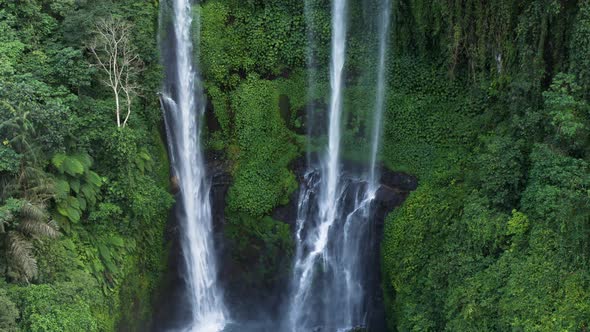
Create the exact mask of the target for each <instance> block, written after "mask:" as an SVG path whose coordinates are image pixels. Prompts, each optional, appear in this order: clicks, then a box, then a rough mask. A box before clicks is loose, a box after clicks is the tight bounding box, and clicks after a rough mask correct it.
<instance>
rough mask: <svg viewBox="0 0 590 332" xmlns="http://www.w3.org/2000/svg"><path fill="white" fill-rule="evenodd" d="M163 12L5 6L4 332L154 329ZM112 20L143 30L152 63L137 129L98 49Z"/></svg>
mask: <svg viewBox="0 0 590 332" xmlns="http://www.w3.org/2000/svg"><path fill="white" fill-rule="evenodd" d="M157 14H158V4H157V2H151V3H150V2H148V3H141V4H140V3H139V2H137V1H118V2H117V3H114V2H112V1H71V0H59V1H42V0H33V1H25V2H14V1H10V0H2V1H0V39H1V42H0V44H1V46H0V183H1V185H0V187H1V188H2V189H1V191H0V308H1V309H0V330H2V331H56V332H57V331H72V332H74V331H114V330H115V329H116V326H117V325H118V324H119V323H120V322H124V323H125V327H124V328H125V329H127V330H139V329H141V326H142V324H144V323H145V322H146V321H148V320H149V317H150V314H151V312H152V309H151V300H152V296H153V294H154V293H155V289H156V287H157V286H158V285H159V279H160V275H161V272H162V271H163V270H164V268H165V266H166V265H165V259H164V258H165V257H166V246H165V243H164V239H163V233H164V227H165V223H166V218H167V213H168V212H167V211H168V208H169V207H170V206H171V204H172V198H171V196H170V195H169V194H168V193H167V192H166V188H167V187H168V183H167V180H168V176H167V172H168V166H167V161H166V154H165V153H162V149H163V147H162V140H161V138H160V136H159V133H158V130H159V129H158V128H159V126H160V110H159V105H158V100H157V96H156V92H157V88H158V86H159V85H160V74H159V72H160V69H159V64H158V54H157V45H156V40H155V38H154V36H156V32H157ZM110 17H116V18H117V20H120V21H125V22H127V24H128V25H129V26H130V27H131V28H130V29H131V30H130V31H131V36H130V41H131V42H132V43H133V45H134V47H135V49H136V50H137V52H138V53H139V54H140V57H141V60H142V62H143V63H144V64H145V68H143V69H145V70H143V71H141V72H140V73H139V75H141V79H140V80H138V81H141V82H142V84H141V85H140V86H138V87H137V88H138V89H140V90H141V94H140V97H139V98H137V99H131V101H132V104H131V112H130V116H129V120H128V123H127V126H126V127H125V128H117V122H116V121H115V120H116V119H115V108H114V99H113V97H112V90H111V91H109V90H108V89H107V88H106V87H105V86H103V85H102V84H101V81H102V79H103V76H102V75H103V73H102V72H100V71H99V70H97V68H96V67H95V66H92V65H91V64H92V63H93V58H92V55H91V54H90V52H89V51H88V49H87V45H88V43H90V41H91V38H92V36H93V31H94V30H95V26H96V24H97V23H98V22H99V21H100V20H105V19H109V18H110ZM122 92H123V91H122ZM123 95H124V94H123ZM126 114H127V108H126V106H125V110H124V112H123V116H125V115H126Z"/></svg>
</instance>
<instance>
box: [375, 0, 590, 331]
mask: <svg viewBox="0 0 590 332" xmlns="http://www.w3.org/2000/svg"><path fill="white" fill-rule="evenodd" d="M408 4H409V6H401V4H400V5H399V6H398V7H396V10H397V11H398V13H401V12H403V13H406V14H407V15H405V16H403V19H402V20H400V21H398V22H397V24H396V31H397V33H398V34H397V35H395V36H394V37H393V38H395V39H392V40H395V44H396V45H398V48H397V49H396V55H395V60H394V61H395V65H394V67H393V70H392V73H391V76H390V82H391V83H392V84H391V86H392V90H393V91H392V92H391V93H390V97H389V98H390V99H389V103H388V105H389V108H388V112H387V118H386V122H385V128H386V129H385V132H386V137H385V143H384V151H383V160H384V162H385V163H386V164H387V166H388V167H391V168H393V169H402V170H405V171H407V172H410V173H413V174H417V175H418V176H419V177H420V187H419V188H418V190H416V192H414V193H413V194H412V195H411V196H410V197H409V198H408V200H407V201H406V203H405V204H404V206H403V207H402V208H401V209H399V210H398V211H395V212H394V213H392V214H391V215H390V216H389V217H388V219H387V223H386V229H385V238H384V242H383V270H384V281H383V288H384V290H385V292H386V300H387V301H386V302H387V310H388V318H389V325H390V328H391V329H392V330H394V329H397V330H398V331H443V330H446V331H586V330H587V329H588V327H589V326H590V320H589V317H590V306H589V305H588V303H590V302H589V297H588V296H589V294H590V283H589V282H588V280H590V272H589V271H590V270H589V269H588V268H589V266H590V257H589V252H590V251H589V249H590V224H589V223H588V220H590V219H589V218H590V209H589V207H590V199H589V196H588V192H587V186H588V182H589V181H590V172H589V168H588V167H589V164H588V162H589V161H590V155H589V154H588V146H589V145H588V144H589V143H590V142H589V141H588V131H587V130H588V125H589V119H590V118H589V111H590V108H589V105H590V104H589V99H588V95H587V89H584V88H583V87H584V86H586V85H585V84H587V83H586V75H587V74H588V72H587V69H586V67H585V66H586V65H585V62H587V61H586V60H585V59H586V58H587V54H588V46H587V45H588V44H587V42H588V38H589V37H588V34H587V33H585V31H588V29H590V25H588V22H589V21H588V20H587V16H588V15H587V13H588V9H589V8H590V3H588V2H587V1H577V2H571V3H560V2H557V1H525V2H514V1H503V2H497V3H496V2H494V3H493V4H489V5H487V4H486V5H483V4H482V3H477V2H475V1H467V2H450V3H447V2H445V3H443V2H437V1H434V2H422V1H409V2H408ZM491 13H494V14H491ZM414 45H415V47H414ZM499 55H501V57H499ZM441 65H442V66H441Z"/></svg>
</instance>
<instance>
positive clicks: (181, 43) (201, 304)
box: [162, 0, 227, 332]
mask: <svg viewBox="0 0 590 332" xmlns="http://www.w3.org/2000/svg"><path fill="white" fill-rule="evenodd" d="M172 9H173V10H172V14H173V27H174V35H175V39H176V40H175V43H174V44H175V50H174V54H175V57H174V59H172V60H173V61H171V63H166V64H165V65H166V66H173V67H174V69H175V73H174V74H175V75H173V76H174V78H173V79H171V80H170V82H168V83H169V84H168V86H167V90H169V91H164V94H163V96H162V104H163V106H164V111H165V112H166V114H165V118H166V127H167V133H168V142H169V147H170V151H171V161H172V163H173V165H172V166H173V172H174V175H175V176H176V177H177V179H178V184H179V189H180V193H179V196H180V199H179V201H178V202H177V204H178V207H177V209H178V218H179V224H180V225H181V232H182V238H181V241H182V251H183V258H184V263H185V268H186V271H185V279H186V284H187V294H186V295H187V297H188V302H189V304H190V306H191V308H190V312H191V318H192V321H191V322H190V323H189V324H188V326H187V327H186V328H185V330H186V331H191V332H217V331H220V330H222V329H223V327H224V326H225V325H226V322H227V314H226V309H225V306H224V304H223V297H222V293H221V291H220V289H219V287H218V285H217V264H216V259H215V253H214V246H213V241H212V225H211V223H212V218H211V203H210V200H209V183H208V179H207V174H206V170H205V164H204V160H203V159H204V158H203V148H202V146H201V127H202V124H201V120H202V118H203V113H204V107H205V102H204V97H203V91H202V86H201V82H200V81H199V77H198V75H197V71H196V69H195V65H194V62H193V56H192V55H193V42H192V40H193V39H192V37H193V36H192V34H191V32H192V31H193V29H192V26H193V22H192V5H191V0H172ZM195 24H198V22H195ZM169 60H170V59H169Z"/></svg>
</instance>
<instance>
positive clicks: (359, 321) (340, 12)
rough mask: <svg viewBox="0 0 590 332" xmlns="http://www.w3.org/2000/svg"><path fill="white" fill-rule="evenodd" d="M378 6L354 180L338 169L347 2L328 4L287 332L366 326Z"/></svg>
mask: <svg viewBox="0 0 590 332" xmlns="http://www.w3.org/2000/svg"><path fill="white" fill-rule="evenodd" d="M308 1H311V0H308ZM380 2H382V5H383V7H382V8H380V9H381V11H380V15H379V16H380V17H379V20H378V34H379V46H378V52H377V55H378V59H377V61H378V66H377V67H378V73H377V83H376V88H375V90H376V94H375V98H376V100H375V109H374V118H373V123H374V124H373V132H372V135H371V142H372V144H371V158H370V164H369V169H368V174H365V175H364V176H361V177H358V176H354V175H352V174H349V173H347V172H346V171H345V170H343V169H341V165H340V163H341V161H340V145H341V142H340V141H341V128H342V119H341V117H342V103H343V102H342V100H343V97H342V94H343V92H342V90H343V74H344V73H343V70H344V64H345V51H346V30H347V26H346V25H347V24H346V16H347V15H346V9H347V3H346V0H332V41H331V43H332V47H331V63H330V87H331V97H330V104H329V125H328V147H327V150H326V151H325V153H324V154H323V155H322V156H321V157H320V163H319V166H317V167H316V166H315V165H313V162H311V161H309V160H308V162H310V165H309V169H308V172H307V173H306V175H305V178H304V180H305V181H304V183H303V184H302V188H301V191H300V196H299V205H298V214H297V224H296V225H297V226H296V227H297V228H296V245H297V249H296V253H295V264H294V271H293V276H292V284H291V296H290V302H289V307H288V322H287V325H288V327H287V328H286V329H287V330H289V331H294V332H298V331H301V332H303V331H313V330H315V329H318V330H320V329H321V330H322V331H346V330H349V329H351V328H354V327H360V326H367V324H369V322H368V320H369V318H368V316H369V315H370V312H369V311H370V308H369V307H370V304H369V300H368V299H367V296H368V294H367V290H368V286H369V285H367V284H368V282H369V280H370V278H371V277H370V272H368V271H369V270H371V269H374V267H372V266H370V264H371V262H368V259H367V258H368V257H371V254H372V252H373V254H374V251H375V250H378V249H377V248H378V245H377V244H375V240H374V238H373V237H374V235H373V233H372V227H371V221H372V220H371V219H372V216H373V212H374V211H373V210H374V206H373V205H374V204H373V201H374V199H375V194H376V192H377V189H378V186H379V179H378V177H379V174H378V172H377V165H376V164H377V154H378V150H379V139H380V136H381V125H380V124H381V118H382V113H383V109H384V104H385V71H386V68H385V67H386V58H387V41H388V30H389V16H390V7H391V5H390V0H381V1H380ZM306 6H308V3H307V2H306ZM306 8H307V7H306ZM308 23H309V21H308ZM308 38H310V36H309V35H308ZM312 74H315V73H314V72H312ZM308 159H309V158H308Z"/></svg>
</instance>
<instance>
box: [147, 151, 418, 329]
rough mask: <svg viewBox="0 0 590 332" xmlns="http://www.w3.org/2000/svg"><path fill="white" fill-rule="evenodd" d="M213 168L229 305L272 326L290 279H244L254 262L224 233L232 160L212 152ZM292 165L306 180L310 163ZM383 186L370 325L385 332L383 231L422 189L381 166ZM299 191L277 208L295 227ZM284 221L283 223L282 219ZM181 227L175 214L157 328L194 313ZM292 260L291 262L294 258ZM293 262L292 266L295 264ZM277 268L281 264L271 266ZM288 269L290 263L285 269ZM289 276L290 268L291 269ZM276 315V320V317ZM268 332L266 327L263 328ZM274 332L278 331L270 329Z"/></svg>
mask: <svg viewBox="0 0 590 332" xmlns="http://www.w3.org/2000/svg"><path fill="white" fill-rule="evenodd" d="M206 164H207V171H208V173H209V176H210V177H211V178H212V181H211V191H210V195H211V196H210V197H211V208H212V216H213V228H214V234H215V235H214V236H215V239H214V243H215V245H216V247H217V248H216V249H217V252H218V255H219V260H218V262H219V266H218V269H219V271H220V274H219V277H220V282H221V286H222V289H224V291H225V296H226V298H227V299H228V301H227V302H228V306H229V307H230V310H231V312H232V318H235V319H238V320H241V319H250V320H268V321H269V325H273V324H274V323H276V322H272V321H273V320H274V319H276V317H278V316H279V315H280V313H281V309H282V308H281V307H280V306H281V304H282V303H283V302H284V298H285V296H287V295H288V294H287V289H288V284H287V282H288V280H285V278H278V279H277V280H274V281H272V282H263V281H260V286H259V288H257V289H255V288H252V286H251V283H250V284H248V283H245V282H240V280H242V279H241V278H243V277H244V276H243V275H242V273H243V272H244V271H248V270H249V269H252V268H260V267H254V266H239V264H238V263H236V261H235V260H234V259H233V258H232V250H234V248H230V245H229V244H228V241H227V239H226V238H225V236H224V226H226V224H227V216H226V214H225V202H226V195H227V192H228V189H229V187H230V186H231V183H232V178H231V175H230V174H229V172H228V165H227V162H226V161H225V160H224V158H223V157H222V155H220V154H218V153H208V155H207V162H206ZM343 168H344V169H345V170H347V171H346V172H344V173H343V176H344V177H347V176H349V177H354V176H355V175H356V174H359V173H360V171H361V170H362V169H363V165H361V164H357V163H351V162H347V163H346V164H345V165H343ZM291 169H292V170H293V172H294V173H295V175H296V177H297V179H298V180H299V183H301V182H302V180H303V176H304V174H305V172H306V171H307V164H306V160H305V158H304V157H302V158H298V159H297V160H295V161H294V162H293V163H292V164H291ZM381 174H382V175H381V180H382V181H381V183H382V185H381V188H380V189H379V191H378V192H377V198H376V202H375V204H376V211H375V222H374V223H373V225H374V226H373V228H372V230H371V232H372V236H371V237H372V238H373V239H376V241H374V243H373V244H372V249H371V252H372V253H373V254H372V255H371V257H369V259H370V264H369V266H373V267H374V270H373V271H371V280H370V284H371V285H372V286H373V287H372V288H371V289H370V290H369V294H368V296H369V301H370V305H369V306H370V307H371V310H370V312H369V326H368V327H369V329H370V330H371V331H383V330H384V329H385V328H384V326H385V318H384V310H383V296H382V292H381V271H380V264H379V263H380V243H381V238H382V235H383V224H384V220H385V217H386V215H387V214H388V213H389V212H390V211H391V210H393V209H394V208H396V207H398V206H399V205H401V204H402V203H403V202H404V200H405V199H406V197H407V196H408V195H409V193H410V192H411V191H412V190H414V189H416V187H417V185H418V183H417V180H416V178H415V177H413V176H410V175H407V174H404V173H398V172H391V171H388V170H386V169H382V170H381ZM298 195H299V193H298V191H296V192H294V193H293V194H292V195H291V199H290V201H289V203H288V204H287V205H284V206H279V207H277V208H276V209H275V210H274V211H273V213H272V215H271V216H272V218H273V219H274V220H280V221H281V222H285V223H287V224H289V225H291V230H292V231H293V230H294V229H295V227H294V225H295V223H296V218H297V204H298ZM277 222H278V221H277ZM179 239H180V234H179V228H178V224H177V221H176V218H175V216H174V215H171V216H170V220H169V225H168V231H167V239H166V240H167V241H168V242H169V243H170V253H169V261H168V265H169V269H168V272H167V275H166V278H165V279H166V280H165V282H164V284H163V285H162V287H161V288H160V290H159V294H158V298H157V301H156V303H155V306H154V308H155V313H154V317H153V322H152V328H151V330H152V331H165V330H170V329H173V328H175V327H182V322H184V321H185V319H186V318H187V317H188V316H187V314H188V311H187V310H186V307H187V305H188V304H187V302H186V299H185V298H184V296H183V291H184V288H185V283H184V280H183V277H182V274H183V271H182V269H183V267H182V261H183V260H182V257H181V255H182V252H181V247H180V243H179ZM288 263H289V264H290V262H288ZM289 264H287V266H289ZM267 268H275V267H267ZM281 268H283V269H284V265H282V267H281ZM285 272H286V275H288V271H285ZM271 317H272V318H271ZM260 331H262V330H260ZM269 331H276V329H274V330H273V329H272V328H271V329H270V330H269Z"/></svg>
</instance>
